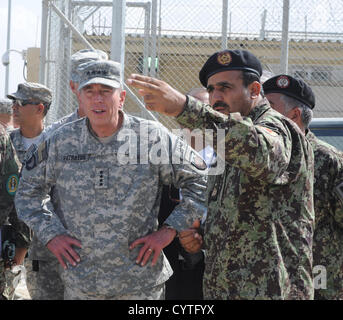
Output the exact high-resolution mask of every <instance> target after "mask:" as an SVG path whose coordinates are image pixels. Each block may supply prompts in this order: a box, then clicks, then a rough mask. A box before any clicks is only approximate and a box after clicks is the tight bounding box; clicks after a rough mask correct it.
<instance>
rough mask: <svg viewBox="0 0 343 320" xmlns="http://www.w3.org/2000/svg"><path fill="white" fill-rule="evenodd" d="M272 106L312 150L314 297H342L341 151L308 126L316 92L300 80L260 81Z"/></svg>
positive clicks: (342, 172) (281, 78) (342, 158)
mask: <svg viewBox="0 0 343 320" xmlns="http://www.w3.org/2000/svg"><path fill="white" fill-rule="evenodd" d="M263 88H264V91H265V93H266V97H267V98H268V99H269V100H270V103H271V105H272V107H273V108H274V109H275V110H277V111H279V112H280V113H282V114H283V115H285V116H287V117H289V118H291V119H293V121H294V122H295V123H297V125H298V126H299V128H300V129H301V130H302V131H303V132H305V133H306V138H307V139H308V140H309V142H310V143H311V145H312V148H313V152H314V178H315V179H314V180H315V184H314V209H315V215H316V226H315V231H314V239H313V266H314V269H313V273H314V277H315V278H314V280H315V281H314V284H315V299H316V300H317V299H330V300H332V299H343V251H342V243H343V188H342V186H343V154H342V152H340V151H339V150H337V149H336V148H335V147H333V146H331V145H329V144H328V143H326V142H324V141H322V140H320V139H318V138H317V137H316V136H315V135H314V134H313V133H312V132H311V131H310V130H309V129H308V125H309V123H310V122H311V119H312V116H313V113H312V109H313V108H314V106H315V95H314V93H313V91H312V89H311V87H310V86H309V85H307V84H306V83H305V82H304V81H302V80H301V79H295V78H293V77H291V76H289V75H285V74H281V75H277V76H275V77H273V78H270V79H269V80H268V81H266V82H265V83H264V84H263Z"/></svg>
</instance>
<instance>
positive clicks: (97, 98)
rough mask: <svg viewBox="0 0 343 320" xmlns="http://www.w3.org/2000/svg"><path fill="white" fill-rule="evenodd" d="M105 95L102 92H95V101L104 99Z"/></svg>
mask: <svg viewBox="0 0 343 320" xmlns="http://www.w3.org/2000/svg"><path fill="white" fill-rule="evenodd" d="M103 98H104V97H103V95H102V94H101V92H95V94H94V100H95V101H97V102H98V101H103Z"/></svg>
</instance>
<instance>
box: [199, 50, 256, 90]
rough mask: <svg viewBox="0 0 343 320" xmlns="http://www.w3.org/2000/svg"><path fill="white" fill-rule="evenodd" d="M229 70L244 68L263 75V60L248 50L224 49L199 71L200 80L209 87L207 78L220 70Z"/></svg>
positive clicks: (210, 58) (209, 59)
mask: <svg viewBox="0 0 343 320" xmlns="http://www.w3.org/2000/svg"><path fill="white" fill-rule="evenodd" d="M229 70H243V71H249V72H252V73H255V74H256V75H257V76H258V77H261V75H262V65H261V62H260V61H259V60H258V59H257V58H256V57H255V56H254V55H253V54H252V53H251V52H249V51H246V50H223V51H219V52H216V53H215V54H213V55H212V56H210V57H209V58H208V60H207V61H206V62H205V64H204V65H203V67H202V68H201V70H200V72H199V80H200V82H201V84H202V85H203V86H204V87H207V80H208V78H209V77H211V76H213V75H214V74H216V73H218V72H223V71H229Z"/></svg>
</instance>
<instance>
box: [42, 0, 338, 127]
mask: <svg viewBox="0 0 343 320" xmlns="http://www.w3.org/2000/svg"><path fill="white" fill-rule="evenodd" d="M118 1H120V0H118ZM47 3H48V11H47V16H43V20H44V19H46V20H44V21H47V36H46V38H47V47H46V61H45V64H44V65H45V71H46V77H45V79H46V80H45V82H46V84H47V85H48V86H49V87H51V88H52V90H53V91H54V93H55V94H54V97H55V100H54V103H53V106H52V110H51V111H50V115H49V118H48V121H49V122H52V121H54V120H56V119H58V118H59V117H61V116H62V115H65V114H67V113H70V112H71V111H72V110H74V108H75V101H74V100H73V99H74V98H73V96H72V93H71V91H70V89H69V84H68V83H69V64H70V62H69V61H70V56H71V54H73V53H74V52H76V51H77V50H80V49H82V48H85V47H86V42H85V40H86V41H88V42H89V43H90V44H91V45H92V46H93V47H94V48H97V49H102V50H105V51H107V52H108V54H109V56H110V55H111V52H110V50H111V36H112V12H113V9H112V4H113V3H112V1H71V0H54V1H47ZM287 3H288V4H289V8H288V7H287ZM284 4H286V6H284ZM56 8H58V9H59V10H60V11H61V12H62V13H63V14H64V17H65V18H66V19H68V20H69V21H70V22H71V23H72V25H73V27H74V28H76V29H77V30H78V31H79V32H80V33H81V34H82V36H83V37H84V39H82V38H81V37H80V36H78V35H77V34H76V32H75V31H72V27H71V26H70V25H69V24H68V22H66V20H65V19H64V18H63V17H61V15H59V14H58V13H57V11H56ZM342 15H343V1H338V0H313V1H311V2H308V1H305V0H297V1H295V0H293V1H291V0H290V1H285V0H245V1H240V0H232V1H231V0H211V1H210V0H183V1H179V0H150V1H129V0H127V1H126V15H125V72H124V78H125V79H126V78H127V77H128V76H129V75H130V74H131V73H143V74H147V75H152V76H156V77H158V78H160V79H162V80H165V81H167V82H168V83H170V84H171V85H172V86H173V87H175V88H177V89H178V90H180V91H182V92H188V91H189V90H190V89H191V88H193V87H199V86H200V82H199V80H198V73H199V70H200V68H201V66H202V65H203V63H204V62H205V61H206V59H207V58H208V57H209V56H210V55H211V54H213V53H214V52H215V51H218V50H220V49H221V48H226V47H227V48H230V49H246V50H249V51H251V52H253V53H254V54H255V55H256V56H257V57H258V58H259V59H260V60H261V62H262V64H263V67H264V69H265V70H267V71H270V72H271V73H273V74H278V73H281V72H285V71H288V74H290V75H293V76H295V77H301V78H303V79H304V80H305V81H306V82H307V83H308V84H310V85H311V86H312V88H313V90H314V92H315V94H316V101H317V105H316V108H315V110H314V115H315V117H339V116H343V112H342V111H341V105H340V102H341V101H342V100H343V90H342V88H341V87H342V85H343V72H342V71H343V58H342V57H343V55H342V51H343V45H342V40H343V33H342V30H343V20H342ZM286 22H288V23H286ZM113 32H118V30H114V31H113ZM43 62H44V61H43ZM133 92H135V90H133ZM125 108H126V111H127V112H129V113H133V114H136V115H139V116H142V117H148V116H149V115H148V114H147V113H146V111H144V108H140V107H139V104H138V103H137V99H135V98H133V96H132V95H128V98H127V101H126V105H125ZM158 119H159V120H160V121H161V122H162V123H164V124H165V125H166V126H168V127H176V126H177V125H176V124H175V123H174V122H173V121H172V120H170V119H166V118H164V117H161V116H158Z"/></svg>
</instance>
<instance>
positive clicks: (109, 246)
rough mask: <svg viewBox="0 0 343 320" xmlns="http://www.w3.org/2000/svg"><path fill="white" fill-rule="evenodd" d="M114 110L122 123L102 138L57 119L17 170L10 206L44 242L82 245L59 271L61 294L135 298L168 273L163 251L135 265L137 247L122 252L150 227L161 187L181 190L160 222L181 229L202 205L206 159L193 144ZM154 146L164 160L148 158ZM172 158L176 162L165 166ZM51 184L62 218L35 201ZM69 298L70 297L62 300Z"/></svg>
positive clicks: (82, 124) (84, 124) (85, 125)
mask: <svg viewBox="0 0 343 320" xmlns="http://www.w3.org/2000/svg"><path fill="white" fill-rule="evenodd" d="M122 114H123V117H124V118H123V119H124V121H123V126H122V127H121V129H120V130H119V131H118V132H117V133H116V134H115V135H114V136H113V137H112V139H110V140H109V141H107V142H104V143H102V142H100V141H99V139H98V138H96V137H95V135H94V134H93V133H92V129H91V128H90V124H89V122H88V121H89V120H88V119H86V118H84V119H80V120H77V121H74V122H72V123H69V124H65V125H64V126H63V127H61V128H60V129H58V130H57V131H56V132H55V133H54V134H53V135H52V136H51V137H50V138H49V139H48V141H46V142H45V143H44V144H42V145H41V146H40V147H39V148H38V150H37V151H36V152H34V153H33V154H32V156H31V157H28V159H29V160H28V161H27V162H26V166H25V168H24V170H23V172H22V179H21V182H20V185H19V188H18V193H17V196H16V207H17V210H18V212H19V216H20V217H21V218H22V219H23V220H24V221H26V222H27V223H28V225H30V227H32V228H33V230H34V232H35V233H36V235H37V236H38V238H39V240H40V241H41V242H42V243H43V244H46V243H48V242H49V241H50V240H51V239H53V238H54V237H55V236H58V235H61V234H68V235H70V236H73V237H75V238H77V239H79V240H80V241H81V243H82V249H78V248H76V249H75V250H77V251H78V252H79V255H80V257H81V262H80V263H79V264H78V265H77V266H76V267H70V268H68V269H67V270H63V272H62V278H63V281H64V285H65V288H66V291H67V292H75V291H80V292H83V294H87V295H88V296H92V297H94V298H95V297H98V296H101V297H102V298H104V299H105V298H106V299H112V298H118V297H120V296H125V297H127V295H131V294H132V295H133V296H137V294H139V292H140V291H141V290H146V289H148V288H152V287H157V286H159V285H161V284H163V283H164V282H165V281H166V280H167V279H168V278H169V277H170V276H171V274H172V270H171V268H170V265H169V263H168V261H167V259H166V258H165V256H164V254H161V255H160V257H159V260H158V262H157V264H156V265H155V266H153V267H152V266H150V264H148V265H147V266H145V267H140V266H139V265H137V264H136V263H135V261H136V258H137V256H138V252H139V250H140V248H139V247H137V248H135V249H133V250H132V251H130V250H129V245H130V244H131V243H132V242H133V241H134V240H136V239H138V238H140V237H142V236H145V235H147V234H150V233H151V232H153V231H156V230H157V226H158V219H157V218H158V211H159V204H160V199H161V192H162V186H163V184H171V183H173V184H174V185H175V187H177V188H180V187H181V188H182V191H183V199H182V201H181V203H180V204H179V205H178V206H177V208H175V210H174V212H173V213H172V214H171V215H170V217H169V218H168V219H167V220H166V221H165V223H166V224H168V225H170V226H172V227H174V228H175V229H177V230H182V229H185V228H187V227H189V226H191V225H192V223H193V221H194V219H196V218H201V217H202V215H203V213H204V212H205V210H206V208H205V206H204V205H203V204H204V200H205V198H204V193H205V190H206V174H207V169H206V164H205V163H204V162H203V161H199V158H197V157H196V153H195V152H194V151H193V149H191V148H189V147H188V146H187V145H186V144H184V142H183V141H182V140H180V139H177V138H176V136H174V135H171V134H170V133H169V132H168V131H167V130H166V129H165V128H164V127H163V126H161V125H160V124H158V123H155V122H151V121H146V120H143V119H140V118H136V117H131V116H128V115H126V114H125V113H122ZM142 132H143V133H144V134H143V133H142ZM127 138H128V139H129V140H128V141H126V140H127ZM137 146H140V147H139V148H137ZM166 146H170V148H167V147H166ZM161 148H162V151H161V153H164V154H165V155H166V158H164V160H167V161H166V163H165V164H163V162H162V164H161V163H160V162H159V161H156V159H155V160H149V159H150V158H149V157H148V155H150V154H151V153H153V152H154V151H156V150H158V149H161ZM157 153H158V152H157ZM184 154H186V156H185V157H183V155H184ZM178 155H179V156H180V158H181V161H179V162H178V163H180V164H171V163H170V161H171V160H172V158H174V157H176V156H178ZM145 160H146V161H145ZM188 160H189V161H188ZM200 160H201V159H200ZM183 162H185V163H183ZM52 186H53V187H54V188H55V192H56V193H57V194H58V199H59V203H58V205H59V207H60V210H61V212H62V215H63V216H62V218H58V217H57V215H56V214H55V213H54V212H52V211H49V210H47V209H46V208H44V207H43V205H42V203H43V200H44V198H45V196H46V194H48V193H49V192H50V188H51V187H52ZM61 269H62V268H61ZM70 297H71V298H75V296H72V294H71V295H67V297H65V298H70Z"/></svg>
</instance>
